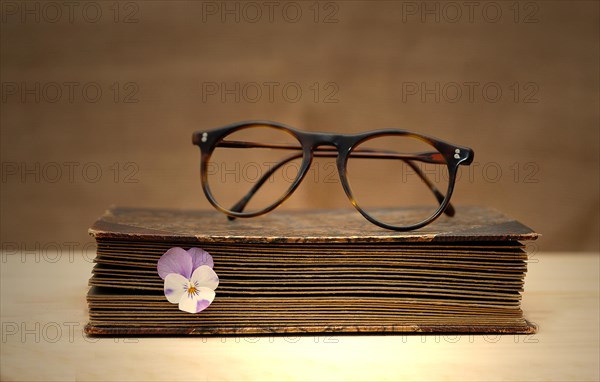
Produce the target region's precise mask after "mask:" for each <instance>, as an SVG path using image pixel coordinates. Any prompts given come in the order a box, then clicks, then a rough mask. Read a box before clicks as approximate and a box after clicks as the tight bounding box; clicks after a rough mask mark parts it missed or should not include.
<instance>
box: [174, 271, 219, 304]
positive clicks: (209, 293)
mask: <svg viewBox="0 0 600 382" xmlns="http://www.w3.org/2000/svg"><path fill="white" fill-rule="evenodd" d="M207 268H208V267H207ZM208 269H210V268H208ZM214 299H215V291H214V290H212V289H209V288H203V287H200V288H198V293H196V294H193V295H191V296H189V295H188V294H184V295H183V296H181V300H180V301H179V310H183V311H184V312H188V313H198V312H201V311H203V310H204V309H206V308H207V307H208V306H209V305H210V304H211V303H212V302H213V300H214Z"/></svg>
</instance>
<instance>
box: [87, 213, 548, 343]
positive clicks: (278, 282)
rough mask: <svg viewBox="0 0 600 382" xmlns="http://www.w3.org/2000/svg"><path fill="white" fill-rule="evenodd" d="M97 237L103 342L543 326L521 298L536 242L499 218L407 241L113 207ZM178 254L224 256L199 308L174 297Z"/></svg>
mask: <svg viewBox="0 0 600 382" xmlns="http://www.w3.org/2000/svg"><path fill="white" fill-rule="evenodd" d="M394 213H398V214H402V213H405V211H403V210H398V211H394ZM89 232H90V234H91V235H92V236H93V237H94V238H95V239H96V242H97V256H96V259H95V263H96V264H95V265H94V268H93V272H92V273H93V274H92V277H91V279H90V282H89V283H90V286H91V288H90V290H89V293H88V296H87V300H88V305H89V316H90V321H89V323H88V325H87V327H86V332H87V333H88V334H92V335H153V334H154V335H187V334H197V335H226V334H270V333H320V332H371V333H375V332H446V333H460V332H465V333H466V332H479V333H532V332H534V331H535V327H534V326H533V325H532V324H530V323H529V322H528V321H527V320H526V319H525V318H524V316H523V312H522V310H521V306H520V305H521V304H520V303H521V297H522V292H523V287H524V279H525V273H526V270H527V253H526V251H525V248H524V245H525V241H527V240H534V239H536V238H537V236H538V234H536V233H535V232H533V231H532V230H531V229H529V228H528V227H526V226H524V225H522V224H520V223H519V222H517V221H515V220H513V219H511V218H508V217H506V216H504V215H502V214H501V213H499V212H498V211H496V210H493V209H488V208H481V207H462V208H457V213H456V215H455V216H454V217H453V218H448V217H445V216H443V217H440V218H439V219H438V220H437V221H435V222H434V223H432V224H430V225H429V226H427V227H424V228H422V229H419V230H416V231H410V232H395V231H390V230H385V229H382V228H379V227H377V226H375V225H372V224H371V223H369V222H368V221H366V220H365V219H363V218H362V217H361V216H360V215H359V214H358V213H357V212H356V211H353V210H342V211H339V210H330V211H303V212H299V211H274V212H271V213H270V214H268V215H265V216H262V217H257V218H251V219H236V220H234V221H229V220H228V219H227V218H226V217H225V216H224V215H223V214H220V213H219V212H216V211H184V210H155V209H134V208H113V209H111V210H109V211H107V212H106V213H105V215H104V216H102V217H101V218H100V219H99V220H98V221H97V222H96V223H95V224H94V225H93V226H92V227H91V228H90V231H89ZM173 247H181V248H183V249H189V248H192V247H194V248H201V249H203V250H205V251H208V252H209V253H210V254H211V255H212V258H213V259H214V267H213V269H214V271H215V272H216V274H217V275H218V277H219V285H218V288H217V289H216V290H215V292H216V297H215V298H214V301H213V302H212V304H211V305H210V306H208V308H206V309H205V310H203V311H201V312H199V313H195V314H191V313H187V312H184V311H181V310H179V308H178V305H177V304H172V303H170V302H169V301H167V299H166V297H165V293H164V291H163V288H164V281H163V279H162V278H161V277H160V276H159V274H158V273H157V262H158V260H159V258H160V257H161V255H163V254H164V253H165V252H166V251H167V250H169V249H170V248H173Z"/></svg>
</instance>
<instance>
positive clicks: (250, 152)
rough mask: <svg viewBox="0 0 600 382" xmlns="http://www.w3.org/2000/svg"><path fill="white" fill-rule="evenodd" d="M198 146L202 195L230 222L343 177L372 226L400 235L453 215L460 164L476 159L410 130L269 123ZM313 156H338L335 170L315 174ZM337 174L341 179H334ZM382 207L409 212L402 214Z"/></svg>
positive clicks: (328, 167) (236, 127)
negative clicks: (313, 184)
mask: <svg viewBox="0 0 600 382" xmlns="http://www.w3.org/2000/svg"><path fill="white" fill-rule="evenodd" d="M192 141H193V143H194V144H195V145H197V146H199V147H200V151H201V163H200V174H201V178H202V189H203V191H204V194H205V195H206V197H207V199H208V201H209V202H210V203H211V204H212V205H213V206H214V207H215V208H216V209H217V210H219V211H221V212H223V213H225V214H226V215H227V216H228V218H229V219H230V220H233V219H235V218H246V217H254V216H259V215H262V214H265V213H267V212H269V211H272V210H273V209H275V208H276V207H277V206H279V205H280V204H281V203H283V202H284V201H285V200H286V199H287V198H289V197H290V195H291V194H292V193H293V192H294V191H295V190H296V188H297V187H298V185H299V184H300V183H301V182H302V180H303V179H304V178H306V177H307V176H313V177H315V179H317V180H318V179H321V180H322V181H325V182H327V181H338V179H339V182H340V183H341V185H342V187H343V189H344V191H345V193H346V195H347V196H348V198H349V199H350V202H351V203H352V204H353V205H354V207H355V208H356V209H357V210H358V211H359V212H360V213H361V214H362V215H363V216H364V217H365V218H366V219H367V220H369V221H370V222H372V223H373V224H376V225H378V226H380V227H383V228H387V229H391V230H396V231H408V230H413V229H417V228H421V227H423V226H425V225H427V224H429V223H431V222H432V221H433V220H435V219H436V218H438V217H439V216H440V215H441V214H442V213H445V214H446V215H448V216H454V214H455V210H454V208H453V206H452V205H451V204H450V197H451V196H452V192H453V190H454V184H455V181H456V175H457V171H458V166H460V165H469V164H471V162H472V161H473V156H474V153H473V150H471V149H470V148H467V147H462V146H457V145H453V144H449V143H446V142H443V141H440V140H438V139H435V138H431V137H427V136H425V135H421V134H417V133H413V132H409V131H404V130H395V129H394V130H377V131H371V132H366V133H360V134H327V133H315V132H304V131H299V130H296V129H293V128H291V127H288V126H286V125H283V124H280V123H276V122H270V121H247V122H239V123H234V124H231V125H228V126H225V127H221V128H217V129H213V130H206V131H197V132H195V133H194V134H193V137H192ZM314 158H335V159H336V164H335V165H333V164H332V163H329V164H325V165H323V166H318V167H317V168H316V169H311V164H313V161H314ZM336 168H337V174H338V178H335V177H333V176H332V173H333V172H334V171H335V170H336ZM332 170H333V171H332ZM309 172H310V175H309ZM325 197H329V195H325ZM382 203H385V205H387V206H388V207H389V204H392V205H393V207H405V208H403V211H404V213H402V214H398V213H397V210H395V209H390V208H383V207H384V206H383V205H382ZM416 203H418V204H419V205H420V206H418V207H417V206H415V204H416Z"/></svg>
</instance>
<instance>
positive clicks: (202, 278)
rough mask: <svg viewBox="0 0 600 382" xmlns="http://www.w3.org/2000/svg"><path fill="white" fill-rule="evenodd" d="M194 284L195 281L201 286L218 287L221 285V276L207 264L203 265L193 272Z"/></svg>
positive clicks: (192, 279)
mask: <svg viewBox="0 0 600 382" xmlns="http://www.w3.org/2000/svg"><path fill="white" fill-rule="evenodd" d="M191 281H192V284H194V283H195V282H196V283H197V285H198V286H199V287H206V288H210V289H212V290H215V289H217V286H218V285H219V276H217V274H216V273H215V271H213V270H212V268H211V267H209V266H207V265H202V266H200V267H199V268H198V269H196V270H195V271H194V273H192V278H191Z"/></svg>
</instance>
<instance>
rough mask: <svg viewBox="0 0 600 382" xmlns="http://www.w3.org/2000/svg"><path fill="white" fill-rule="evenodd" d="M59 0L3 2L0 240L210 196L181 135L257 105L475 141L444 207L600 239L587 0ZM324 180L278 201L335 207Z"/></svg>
mask: <svg viewBox="0 0 600 382" xmlns="http://www.w3.org/2000/svg"><path fill="white" fill-rule="evenodd" d="M65 4H67V3H63V2H48V3H47V2H38V1H27V2H22V1H2V3H1V17H2V24H1V28H2V29H1V81H2V103H1V113H0V114H1V115H0V121H1V150H2V154H1V156H2V158H1V160H2V183H1V186H2V194H1V236H2V237H1V241H2V245H3V248H5V249H6V248H7V247H11V248H12V247H14V246H15V245H16V246H18V247H20V249H23V250H29V249H35V248H36V247H38V248H41V249H43V248H44V247H48V246H51V245H59V246H65V245H67V246H68V245H75V246H82V245H83V243H85V242H88V241H89V238H88V237H87V233H86V230H87V228H88V226H89V225H90V224H91V223H92V222H93V221H94V220H95V219H96V217H98V216H99V215H100V214H102V212H103V211H104V210H105V209H106V208H107V207H108V206H109V205H111V204H118V205H129V206H148V207H177V208H210V206H209V204H208V203H207V202H206V200H205V198H204V196H203V195H202V194H201V190H200V180H199V176H198V162H199V153H198V150H197V148H196V147H194V146H192V144H191V134H192V132H193V131H194V130H199V129H206V128H211V127H218V126H221V125H224V124H227V123H230V122H234V121H239V120H246V119H271V120H275V121H280V122H283V123H287V124H290V125H292V126H295V127H297V128H300V129H304V130H312V131H319V130H320V131H332V132H359V131H364V130H370V129H379V128H390V127H395V128H403V129H408V130H414V131H418V132H422V133H425V134H429V135H433V136H435V137H439V138H441V139H444V140H448V141H450V142H453V143H457V144H461V145H465V146H469V147H472V148H474V150H475V152H476V162H475V163H474V164H473V165H472V166H471V169H470V170H469V171H466V172H463V174H462V177H461V179H460V181H459V183H458V184H457V188H456V190H455V194H454V197H453V202H454V203H455V204H458V205H460V204H481V205H489V206H493V207H496V208H498V209H500V210H502V211H504V212H505V213H507V214H509V215H511V216H513V217H515V218H517V219H519V220H521V221H523V222H524V223H526V224H528V225H530V226H531V227H533V228H534V229H536V230H538V231H539V232H541V233H542V234H543V235H544V236H543V238H542V239H541V240H540V241H539V243H538V244H539V246H540V248H541V249H542V250H546V251H558V250H593V251H597V250H598V246H599V244H598V241H599V237H598V235H599V229H600V228H599V209H600V205H599V171H598V170H599V142H600V139H599V110H598V107H599V95H598V90H599V61H598V60H599V51H600V50H599V37H598V32H599V3H598V2H596V1H523V2H517V1H495V2H494V1H491V2H487V1H482V2H477V3H475V5H474V4H473V3H469V2H423V1H397V2H394V1H334V2H316V1H295V2H283V1H281V2H280V1H275V2H250V3H248V2H237V1H228V2H212V1H189V2H186V1H173V2H171V1H147V2H146V1H131V2H129V1H125V2H116V1H90V2H87V1H82V2H78V1H75V2H71V3H68V5H65ZM323 177H324V175H323V176H321V177H317V179H316V181H315V180H314V179H313V180H312V181H310V180H309V181H306V182H305V183H304V184H303V185H302V186H301V187H300V189H299V190H298V191H297V192H296V193H295V194H294V196H293V197H292V198H291V199H290V200H288V201H287V202H286V203H285V204H284V205H283V206H282V207H281V208H295V209H298V208H338V207H340V208H342V207H349V204H348V201H347V199H346V197H345V195H344V194H343V191H342V189H341V187H340V185H339V184H338V183H335V182H334V183H328V182H325V181H324V180H323ZM274 213H277V212H274ZM69 243H76V244H69Z"/></svg>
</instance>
